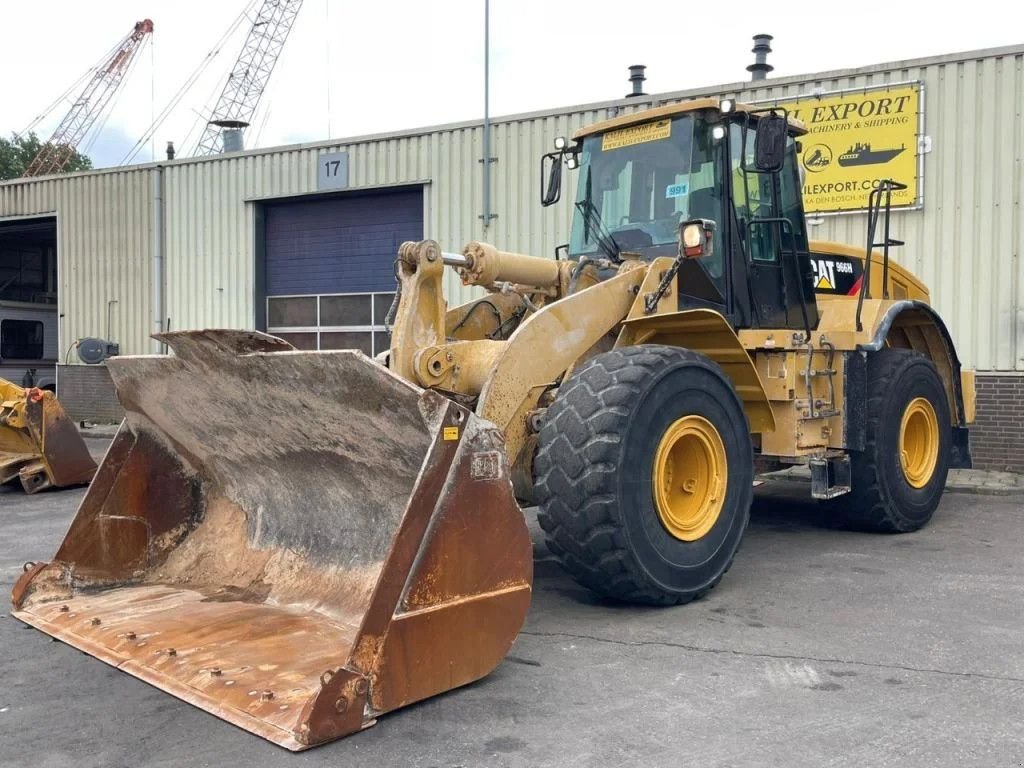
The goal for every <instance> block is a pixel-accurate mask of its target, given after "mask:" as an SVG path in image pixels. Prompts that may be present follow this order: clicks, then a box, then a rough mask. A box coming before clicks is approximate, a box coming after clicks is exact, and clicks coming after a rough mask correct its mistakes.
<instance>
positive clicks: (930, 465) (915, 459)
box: [900, 397, 939, 488]
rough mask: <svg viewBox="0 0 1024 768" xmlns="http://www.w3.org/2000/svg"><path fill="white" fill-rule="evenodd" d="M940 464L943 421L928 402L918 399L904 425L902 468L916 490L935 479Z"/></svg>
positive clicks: (906, 414) (903, 422) (901, 451)
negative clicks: (941, 422) (941, 421)
mask: <svg viewBox="0 0 1024 768" xmlns="http://www.w3.org/2000/svg"><path fill="white" fill-rule="evenodd" d="M938 463H939V420H938V418H937V417H936V416H935V409H934V408H933V407H932V404H931V403H930V402H928V400H927V399H926V398H923V397H915V398H914V399H913V400H911V401H910V403H909V404H908V405H907V409H906V410H905V411H904V412H903V419H902V420H901V421H900V465H901V466H902V467H903V476H904V477H906V478H907V482H908V483H910V485H912V486H913V487H914V488H923V487H924V486H926V485H927V484H928V481H929V480H931V479H932V475H933V474H934V473H935V466H936V465H937V464H938Z"/></svg>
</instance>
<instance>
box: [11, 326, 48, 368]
mask: <svg viewBox="0 0 1024 768" xmlns="http://www.w3.org/2000/svg"><path fill="white" fill-rule="evenodd" d="M9 323H18V324H23V325H31V326H34V327H33V329H32V334H33V335H38V337H39V341H38V345H39V354H38V355H33V354H29V355H8V354H4V351H5V350H6V349H7V341H6V339H5V334H6V332H7V326H8V324H9ZM35 343H36V342H33V343H32V346H33V347H34V346H35ZM26 349H29V346H28V345H27V344H21V345H19V349H18V351H25V350H26ZM45 359H46V324H45V323H44V322H43V321H42V320H25V319H24V318H18V317H5V318H3V319H2V320H0V360H45Z"/></svg>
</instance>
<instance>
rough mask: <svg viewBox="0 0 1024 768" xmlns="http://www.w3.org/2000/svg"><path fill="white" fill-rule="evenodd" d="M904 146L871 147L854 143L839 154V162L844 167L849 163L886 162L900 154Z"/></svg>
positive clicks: (875, 163) (872, 163)
mask: <svg viewBox="0 0 1024 768" xmlns="http://www.w3.org/2000/svg"><path fill="white" fill-rule="evenodd" d="M905 149H906V147H902V146H901V147H898V148H896V149H872V148H871V145H870V144H861V143H860V142H858V143H856V144H854V145H853V146H852V147H850V148H849V149H848V150H846V151H845V152H843V154H841V155H840V156H839V164H840V165H842V166H844V167H846V166H850V165H879V164H881V163H888V162H889V161H890V160H892V159H893V158H894V157H896V155H898V154H900V153H901V152H903V151H904V150H905Z"/></svg>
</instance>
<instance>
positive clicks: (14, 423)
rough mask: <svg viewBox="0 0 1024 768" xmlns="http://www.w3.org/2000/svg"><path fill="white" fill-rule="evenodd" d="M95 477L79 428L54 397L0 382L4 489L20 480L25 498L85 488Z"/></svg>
mask: <svg viewBox="0 0 1024 768" xmlns="http://www.w3.org/2000/svg"><path fill="white" fill-rule="evenodd" d="M95 472H96V462H94V461H93V460H92V456H90V455H89V449H88V448H86V447H85V442H84V441H83V440H82V436H81V435H80V434H79V433H78V428H77V427H76V426H75V423H74V422H73V421H72V420H71V419H69V418H68V416H67V414H66V413H64V409H63V408H62V407H61V405H60V403H59V402H58V401H57V397H56V395H54V394H53V393H52V392H47V391H46V390H42V389H37V388H34V387H33V388H30V389H25V388H23V387H19V386H17V385H15V384H12V383H11V382H9V381H6V380H5V379H0V485H3V484H4V483H9V482H13V481H14V480H19V481H20V482H21V486H22V488H24V489H25V491H26V493H35V492H36V491H41V490H43V489H45V488H50V487H61V486H70V485H83V484H85V483H88V482H89V480H91V479H92V476H93V473H95Z"/></svg>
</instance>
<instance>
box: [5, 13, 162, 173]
mask: <svg viewBox="0 0 1024 768" xmlns="http://www.w3.org/2000/svg"><path fill="white" fill-rule="evenodd" d="M152 32H153V22H152V21H151V20H150V19H143V20H142V21H138V22H136V23H135V26H134V27H133V28H132V31H131V32H130V33H128V35H127V36H126V37H125V38H124V39H123V40H122V41H121V42H120V43H118V45H117V46H116V47H115V48H114V52H113V54H111V56H110V58H109V59H107V60H106V61H105V62H104V63H103V64H101V65H100V66H99V67H97V68H96V73H95V74H94V75H93V76H92V78H91V79H90V80H89V82H88V83H86V85H85V88H84V89H83V90H82V92H81V94H80V95H79V96H78V98H77V99H75V102H74V103H73V104H72V105H71V109H70V110H68V113H67V114H66V115H65V116H64V119H63V120H61V122H60V125H58V126H57V129H56V130H55V131H54V132H53V135H52V136H51V137H50V139H49V141H47V142H46V143H45V144H43V147H42V149H40V150H39V154H37V155H36V156H35V157H34V158H33V159H32V162H31V163H29V164H28V167H27V168H26V169H25V172H24V173H23V174H22V176H23V177H25V176H45V175H47V174H51V173H60V172H61V171H62V170H63V169H64V167H65V166H66V165H67V164H68V162H69V161H70V160H71V158H72V157H73V156H74V154H75V149H76V148H77V147H78V144H79V143H80V142H81V141H82V139H83V138H84V137H85V135H86V134H87V133H89V129H90V128H92V126H93V125H94V124H95V122H96V119H97V118H98V117H99V116H100V115H101V114H103V110H104V109H105V108H106V106H107V104H108V103H109V102H110V99H111V98H112V97H113V95H114V94H115V93H116V92H117V89H118V88H119V87H120V86H121V83H122V81H123V80H124V76H125V75H126V74H127V72H128V69H129V67H130V66H131V63H132V60H133V59H134V58H135V54H136V53H138V50H139V48H140V47H141V46H142V43H143V41H144V40H145V39H146V36H147V35H149V34H151V33H152Z"/></svg>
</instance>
